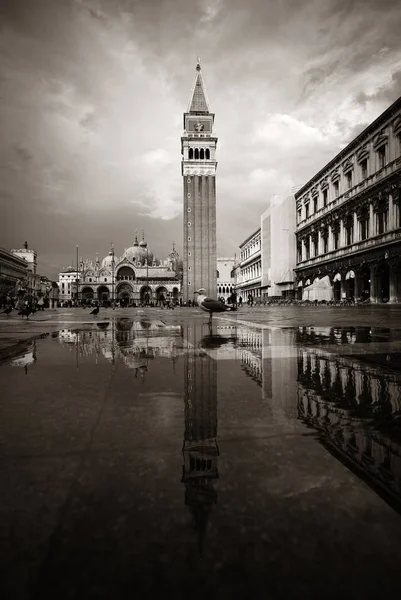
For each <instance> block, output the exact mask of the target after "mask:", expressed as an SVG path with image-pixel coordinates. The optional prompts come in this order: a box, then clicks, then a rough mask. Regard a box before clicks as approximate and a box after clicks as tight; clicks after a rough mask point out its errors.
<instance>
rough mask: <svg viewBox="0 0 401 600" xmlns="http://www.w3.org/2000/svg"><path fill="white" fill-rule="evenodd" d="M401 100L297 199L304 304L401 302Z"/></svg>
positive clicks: (298, 264)
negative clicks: (318, 301) (357, 301)
mask: <svg viewBox="0 0 401 600" xmlns="http://www.w3.org/2000/svg"><path fill="white" fill-rule="evenodd" d="M400 192H401V98H399V99H398V100H397V101H396V102H394V103H393V104H392V105H391V106H390V107H389V108H388V109H387V110H386V111H384V112H383V113H382V114H381V115H380V116H379V117H378V118H377V119H376V120H375V121H373V123H371V124H370V125H369V126H368V127H367V128H366V129H365V130H364V131H363V132H362V133H360V134H359V135H358V136H357V137H356V138H355V139H354V140H353V141H352V142H351V143H350V144H348V146H346V147H345V148H344V149H343V150H342V151H341V152H340V153H339V154H337V156H335V157H334V158H333V159H332V160H331V161H330V162H329V163H328V164H327V165H326V166H325V167H324V168H323V169H322V170H321V171H319V172H318V173H317V174H316V175H314V177H312V179H311V180H310V181H308V183H306V184H305V185H304V186H303V187H302V188H301V189H300V190H298V191H297V192H296V194H295V201H296V210H297V224H296V231H295V235H296V244H297V260H296V267H295V273H296V278H297V282H296V286H297V288H298V293H297V297H298V299H304V300H305V299H314V300H319V299H320V300H321V299H324V300H345V299H349V300H359V301H366V300H369V301H370V302H390V303H396V302H401V259H400V255H401V209H400V202H401V193H400Z"/></svg>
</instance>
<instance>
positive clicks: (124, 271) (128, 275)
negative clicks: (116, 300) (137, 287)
mask: <svg viewBox="0 0 401 600" xmlns="http://www.w3.org/2000/svg"><path fill="white" fill-rule="evenodd" d="M116 279H117V281H134V280H135V271H134V269H133V268H132V267H128V266H127V265H125V266H123V267H120V268H119V269H118V271H117V277H116Z"/></svg>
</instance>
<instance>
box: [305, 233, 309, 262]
mask: <svg viewBox="0 0 401 600" xmlns="http://www.w3.org/2000/svg"><path fill="white" fill-rule="evenodd" d="M305 255H306V260H308V259H309V258H310V242H309V238H307V239H306V240H305Z"/></svg>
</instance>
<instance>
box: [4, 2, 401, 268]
mask: <svg viewBox="0 0 401 600" xmlns="http://www.w3.org/2000/svg"><path fill="white" fill-rule="evenodd" d="M400 30H401V4H400V3H399V1H398V0H380V2H379V1H377V0H360V1H359V0H354V1H353V0H301V1H298V0H247V1H246V2H244V0H2V1H1V2H0V131H1V135H0V167H1V179H0V199H1V200H0V202H1V217H0V245H1V246H4V247H6V248H10V247H20V246H22V244H23V242H24V241H25V240H27V241H28V243H29V245H30V246H31V247H34V248H35V249H36V250H37V251H38V254H39V268H40V272H41V273H43V274H46V275H48V276H51V277H53V278H54V277H56V275H57V273H58V271H59V269H60V268H62V267H63V266H65V265H67V264H70V263H71V261H72V260H74V257H75V252H76V251H75V248H76V245H77V244H79V248H80V254H83V255H84V256H90V257H94V256H95V252H96V251H98V252H99V254H100V257H103V256H104V255H105V254H107V252H108V250H109V245H110V242H111V241H113V242H114V243H115V245H116V251H117V253H118V254H120V253H122V252H123V250H124V247H126V246H130V245H131V244H132V241H133V236H134V232H135V229H136V228H137V229H138V231H139V232H141V230H142V229H144V230H145V236H146V238H147V239H148V240H149V242H150V245H151V247H152V249H153V250H154V251H155V252H156V254H157V255H159V256H160V257H164V256H165V255H166V254H167V253H168V251H169V249H170V247H171V243H172V241H173V240H174V241H175V242H176V243H177V247H178V250H181V248H182V231H181V230H182V227H181V223H182V180H181V167H180V160H181V154H180V136H181V133H182V113H183V112H184V111H185V110H186V108H187V104H188V100H189V95H190V91H191V86H192V81H193V77H194V73H195V66H196V58H197V56H198V55H199V56H200V57H201V62H202V71H203V76H204V80H205V84H206V89H207V92H208V96H209V101H210V105H211V110H212V111H213V112H215V113H216V120H215V126H216V133H217V135H218V136H219V143H218V161H219V165H218V179H217V194H218V196H217V218H218V232H217V234H218V235H217V238H218V254H219V255H220V256H230V255H233V254H234V252H235V251H236V250H237V247H238V244H239V243H240V242H241V241H242V240H243V239H244V238H245V237H246V236H247V235H248V234H249V233H251V231H252V230H253V229H256V227H257V226H258V222H259V215H260V213H261V212H262V211H264V210H265V209H266V207H267V203H268V201H269V198H270V197H271V196H272V194H286V193H287V192H288V189H289V188H290V187H291V186H296V185H300V184H303V183H305V182H306V181H307V180H308V179H309V178H310V177H311V176H312V175H313V174H314V173H315V172H316V171H317V170H318V169H319V168H321V167H322V166H323V165H324V164H325V163H326V162H327V161H328V160H329V159H330V158H331V157H332V156H333V155H334V154H335V153H336V152H338V151H339V150H340V149H341V147H343V146H344V145H345V144H346V143H347V142H349V141H351V140H352V138H353V137H355V135H356V134H357V133H359V131H361V130H362V129H363V127H364V126H366V125H367V124H368V123H369V122H370V121H372V120H373V119H374V118H376V117H377V116H378V115H379V114H380V113H381V112H382V111H383V110H384V109H385V108H387V107H388V106H389V105H390V104H391V103H392V102H393V101H394V100H395V99H396V98H398V97H399V96H400V95H401V36H400Z"/></svg>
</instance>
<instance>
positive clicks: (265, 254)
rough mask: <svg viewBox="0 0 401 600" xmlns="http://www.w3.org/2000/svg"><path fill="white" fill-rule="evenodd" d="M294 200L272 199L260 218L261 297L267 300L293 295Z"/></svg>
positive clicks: (289, 198) (290, 198) (287, 198)
mask: <svg viewBox="0 0 401 600" xmlns="http://www.w3.org/2000/svg"><path fill="white" fill-rule="evenodd" d="M294 230H295V211H294V198H293V196H289V197H286V198H280V197H279V196H273V197H272V198H271V200H270V205H269V208H268V209H267V210H266V212H264V213H263V214H262V216H261V235H262V294H263V296H264V297H265V298H267V297H269V298H277V297H283V298H289V297H293V295H294V271H293V269H294V267H295V247H296V246H295V236H294Z"/></svg>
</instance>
